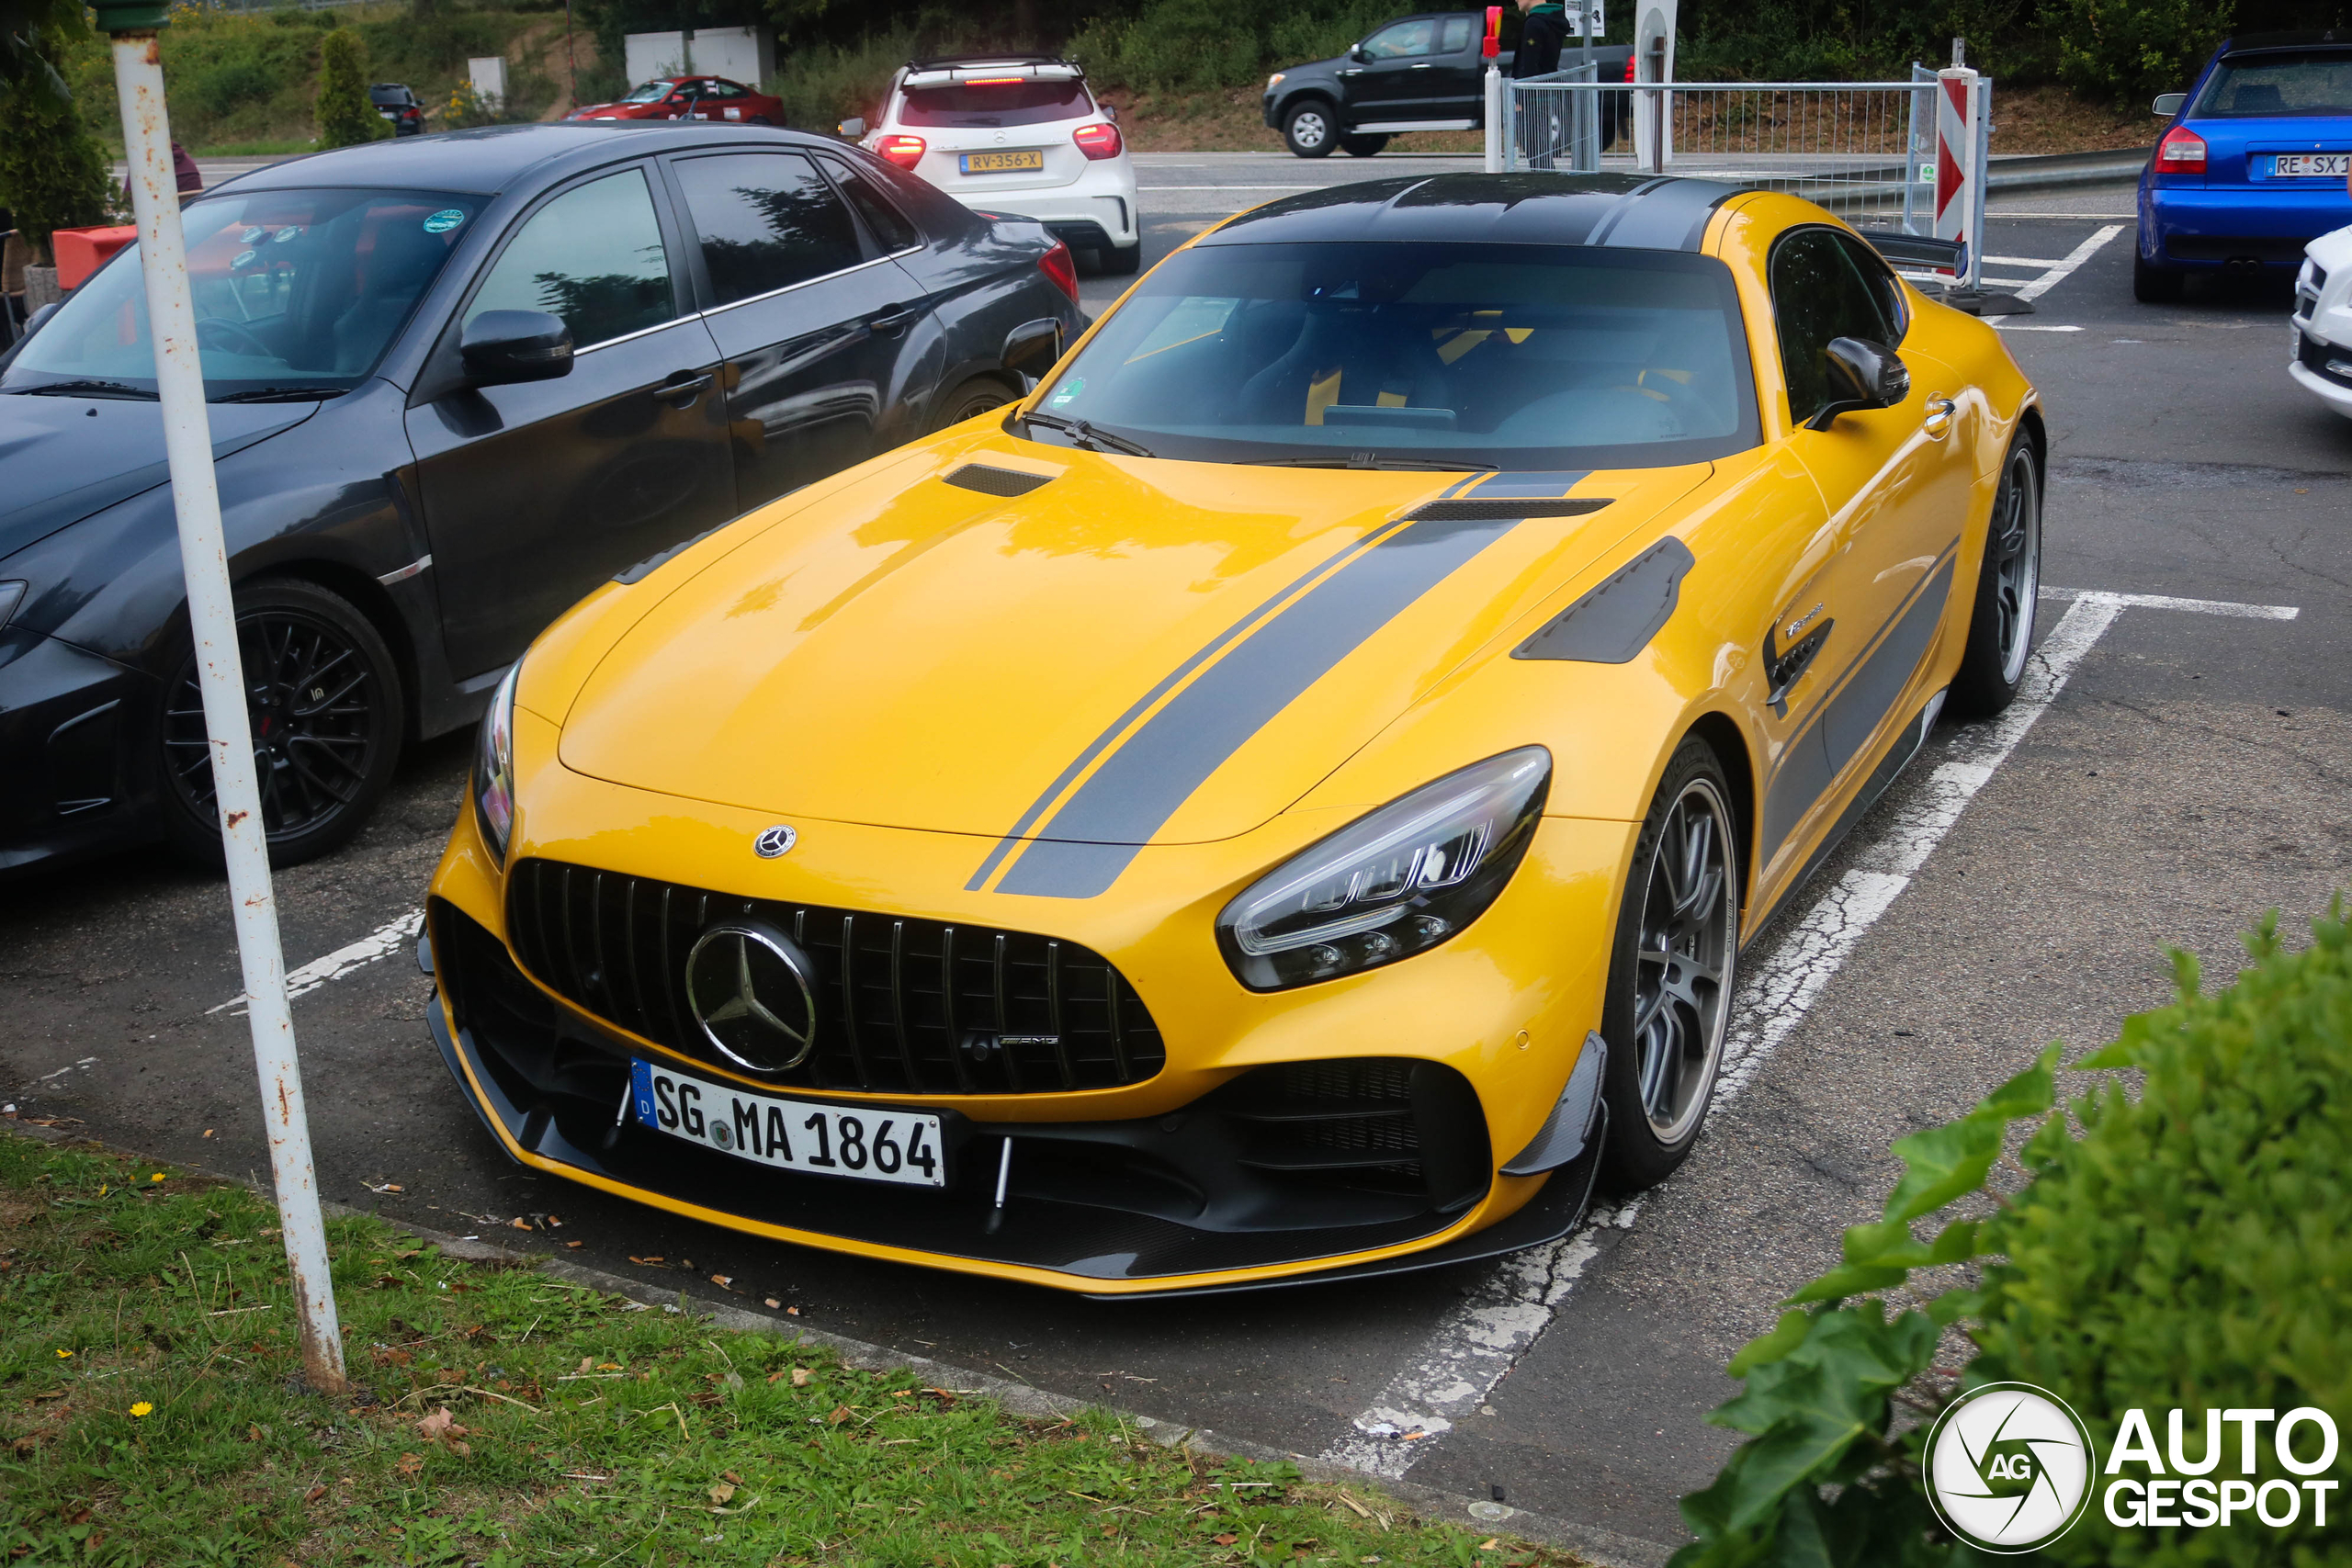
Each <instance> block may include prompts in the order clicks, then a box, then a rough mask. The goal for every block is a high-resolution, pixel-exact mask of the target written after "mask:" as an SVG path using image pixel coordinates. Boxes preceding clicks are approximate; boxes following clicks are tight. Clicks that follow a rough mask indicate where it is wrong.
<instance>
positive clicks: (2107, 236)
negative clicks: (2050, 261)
mask: <svg viewBox="0 0 2352 1568" xmlns="http://www.w3.org/2000/svg"><path fill="white" fill-rule="evenodd" d="M2121 232H2123V225H2122V224H2120V223H2109V225H2108V226H2107V227H2106V228H2104V229H2101V230H2099V231H2098V232H2096V233H2094V234H2093V235H2092V236H2091V237H2090V238H2089V239H2087V240H2085V241H2084V242H2083V243H2081V244H2079V245H2076V246H2075V248H2074V249H2073V250H2072V251H2070V252H2069V253H2067V255H2066V259H2065V260H2064V261H2062V262H2060V263H2059V264H2058V265H2055V266H2053V267H2052V268H2051V269H2050V270H2049V271H2047V272H2045V273H2043V274H2042V275H2041V276H2040V277H2037V278H2035V279H2034V280H2033V281H2032V282H2031V283H2029V284H2027V285H2026V286H2025V287H2024V288H2020V289H2018V299H2041V297H2042V296H2043V295H2044V294H2047V293H2049V292H2050V291H2051V290H2052V289H2053V288H2057V287H2058V286H2059V285H2060V284H2062V283H2064V282H2065V281H2066V279H2067V278H2069V277H2071V276H2074V272H2075V268H2076V267H2078V266H2080V265H2083V264H2084V263H2085V262H2086V261H2088V260H2090V259H2091V257H2093V256H2095V255H2097V254H2098V253H2099V249H2100V247H2101V246H2103V245H2105V244H2106V243H2108V242H2109V240H2112V239H2113V238H2115V236H2117V235H2118V234H2120V233H2121Z"/></svg>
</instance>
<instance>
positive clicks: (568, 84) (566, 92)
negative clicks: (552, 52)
mask: <svg viewBox="0 0 2352 1568" xmlns="http://www.w3.org/2000/svg"><path fill="white" fill-rule="evenodd" d="M563 96H565V97H566V98H569V99H570V100H571V107H573V108H578V107H580V59H579V57H578V56H577V55H575V54H573V53H572V52H571V0H563Z"/></svg>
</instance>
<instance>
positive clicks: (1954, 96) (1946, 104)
mask: <svg viewBox="0 0 2352 1568" xmlns="http://www.w3.org/2000/svg"><path fill="white" fill-rule="evenodd" d="M1952 52H1953V54H1954V56H1955V59H1956V58H1957V56H1958V54H1959V52H1960V51H1959V50H1958V48H1957V46H1955V47H1954V49H1953V51H1952ZM1984 117H1985V78H1983V77H1982V76H1979V75H1978V74H1977V73H1975V72H1973V71H1972V70H1970V69H1969V68H1968V67H1967V66H1965V65H1962V64H1959V63H1954V64H1952V65H1951V66H1949V67H1947V68H1946V69H1944V70H1942V71H1939V72H1937V73H1936V218H1935V228H1934V231H1933V232H1934V234H1935V236H1936V238H1937V239H1939V240H1956V241H1958V242H1959V243H1961V244H1962V246H1964V247H1965V249H1964V250H1963V251H1962V257H1963V261H1962V268H1961V275H1960V278H1959V286H1960V288H1962V289H1964V290H1966V291H1968V292H1970V293H1973V292H1975V291H1976V288H1977V285H1978V283H1979V282H1980V281H1981V280H1982V278H1983V276H1984V266H1983V263H1984V257H1983V255H1982V254H1981V252H1982V250H1983V246H1981V245H1980V244H1979V243H1977V241H1978V236H1977V234H1976V232H1975V230H1976V213H1977V210H1978V209H1979V208H1980V207H1981V206H1982V205H1983V202H1982V200H1981V197H1982V195H1983V192H1982V191H1981V190H1980V189H1979V182H1980V181H1982V180H1983V179H1984V177H1985V171H1984V170H1983V169H1981V168H1979V167H1977V148H1978V145H1979V142H1978V140H1977V127H1978V125H1979V123H1980V122H1981V121H1982V120H1983V118H1984Z"/></svg>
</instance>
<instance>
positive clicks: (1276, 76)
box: [1266, 71, 1283, 93]
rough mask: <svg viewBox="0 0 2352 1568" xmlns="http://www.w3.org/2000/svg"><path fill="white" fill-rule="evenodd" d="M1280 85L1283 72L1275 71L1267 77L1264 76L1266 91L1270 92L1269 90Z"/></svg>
mask: <svg viewBox="0 0 2352 1568" xmlns="http://www.w3.org/2000/svg"><path fill="white" fill-rule="evenodd" d="M1281 85H1283V73H1282V72H1279V71H1277V72H1275V73H1273V74H1272V75H1271V76H1269V77H1267V78H1266V91H1268V92H1270V93H1271V92H1272V91H1273V90H1274V89H1275V88H1276V87H1279V86H1281Z"/></svg>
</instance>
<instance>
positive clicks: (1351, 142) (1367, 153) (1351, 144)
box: [1340, 136, 1388, 158]
mask: <svg viewBox="0 0 2352 1568" xmlns="http://www.w3.org/2000/svg"><path fill="white" fill-rule="evenodd" d="M1387 145H1388V138H1386V137H1385V136H1342V137H1340V152H1345V153H1346V154H1347V155H1348V156H1349V157H1351V158H1372V157H1377V156H1378V155H1379V153H1380V150H1381V149H1382V148H1383V147H1385V146H1387Z"/></svg>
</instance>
